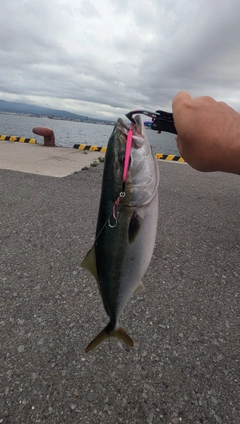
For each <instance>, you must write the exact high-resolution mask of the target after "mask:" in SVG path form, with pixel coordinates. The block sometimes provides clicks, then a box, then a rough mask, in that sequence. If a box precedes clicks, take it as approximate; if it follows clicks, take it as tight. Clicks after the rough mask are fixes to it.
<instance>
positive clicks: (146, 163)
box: [81, 115, 159, 352]
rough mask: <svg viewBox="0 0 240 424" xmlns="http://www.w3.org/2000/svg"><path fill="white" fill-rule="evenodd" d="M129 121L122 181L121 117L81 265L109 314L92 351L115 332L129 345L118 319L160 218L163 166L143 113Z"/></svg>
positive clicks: (142, 267)
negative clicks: (128, 144)
mask: <svg viewBox="0 0 240 424" xmlns="http://www.w3.org/2000/svg"><path fill="white" fill-rule="evenodd" d="M134 120H135V123H134V124H131V129H132V144H131V151H130V159H129V167H128V172H127V176H126V181H125V182H124V183H123V167H124V160H125V150H126V139H127V134H128V131H129V129H130V127H129V126H128V125H127V124H126V123H125V122H124V121H123V120H122V119H121V118H119V119H118V120H117V123H116V125H115V127H114V129H113V132H112V134H111V136H110V139H109V141H108V145H107V150H106V154H105V160H104V169H103V177H102V190H101V197H100V204H99V211H98V220H97V227H96V238H95V241H94V245H93V247H92V248H91V249H90V250H89V252H88V253H87V255H86V256H85V258H84V259H83V261H82V263H81V266H82V267H83V268H85V269H86V270H88V271H89V272H90V273H91V274H92V275H93V276H94V277H95V279H96V281H97V285H98V288H99V292H100V294H101V297H102V302H103V306H104V308H105V311H106V313H107V315H108V317H109V322H108V324H107V325H106V327H105V328H104V329H103V330H102V331H101V332H100V333H99V334H98V335H97V336H96V337H95V338H94V339H93V340H92V341H91V342H90V343H89V345H88V346H87V348H86V350H85V352H89V351H90V350H92V349H93V348H95V347H96V346H98V345H99V344H100V343H102V342H103V341H104V340H105V339H107V338H109V337H116V338H118V339H120V340H121V341H123V342H124V343H125V344H126V345H128V346H131V347H132V346H133V345H134V343H133V340H132V338H131V337H130V336H129V334H128V333H127V332H126V331H125V330H124V329H123V327H121V326H120V324H119V318H120V315H121V313H122V312H123V310H124V308H125V306H126V305H127V303H128V302H129V300H130V298H131V297H132V295H133V294H134V292H136V291H137V290H138V289H140V288H141V287H142V279H143V276H144V275H145V273H146V271H147V268H148V266H149V264H150V261H151V258H152V254H153V250H154V245H155V239H156V233H157V223H158V185H159V167H158V163H157V161H156V158H155V156H154V153H153V151H152V148H151V146H150V144H149V142H148V139H147V135H146V131H145V128H144V122H143V120H142V118H141V116H140V115H136V116H135V117H134Z"/></svg>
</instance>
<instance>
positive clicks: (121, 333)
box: [85, 325, 133, 352]
mask: <svg viewBox="0 0 240 424" xmlns="http://www.w3.org/2000/svg"><path fill="white" fill-rule="evenodd" d="M108 328H109V325H107V326H106V327H105V328H104V329H103V330H102V331H101V332H100V333H99V334H98V335H97V336H96V337H95V338H94V339H93V340H92V341H91V342H90V343H89V345H88V346H87V347H86V349H85V352H89V351H90V350H92V349H94V348H95V347H96V346H98V345H99V344H100V343H102V342H103V341H104V340H105V339H109V338H110V337H116V338H117V339H119V340H122V342H124V343H125V344H126V345H128V346H131V347H133V341H132V339H131V337H130V336H129V335H128V334H127V332H126V331H125V330H124V329H123V328H122V327H118V328H117V329H116V330H113V331H109V329H108Z"/></svg>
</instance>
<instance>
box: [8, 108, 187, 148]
mask: <svg viewBox="0 0 240 424" xmlns="http://www.w3.org/2000/svg"><path fill="white" fill-rule="evenodd" d="M34 127H48V128H51V129H52V130H53V131H54V133H55V143H56V146H63V147H70V148H73V146H74V144H88V145H94V146H106V145H107V143H108V140H109V137H110V135H111V133H112V131H113V125H104V124H93V123H87V122H74V121H62V120H58V119H49V118H47V117H46V118H38V117H34V116H27V115H12V114H1V113H0V135H9V136H10V135H15V136H18V137H26V138H31V137H33V138H35V139H36V140H37V142H38V143H39V144H43V138H42V137H40V136H36V135H35V134H33V132H32V129H33V128H34ZM146 132H147V136H148V140H149V143H150V144H151V145H152V148H153V151H154V153H163V154H171V155H179V152H178V149H177V146H176V141H175V139H174V135H173V134H169V133H161V134H158V133H157V132H156V131H153V130H152V129H151V128H149V129H146Z"/></svg>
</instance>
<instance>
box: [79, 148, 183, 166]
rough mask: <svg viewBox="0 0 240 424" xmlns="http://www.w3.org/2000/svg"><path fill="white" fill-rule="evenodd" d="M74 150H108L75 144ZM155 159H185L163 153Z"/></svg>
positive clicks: (158, 154)
mask: <svg viewBox="0 0 240 424" xmlns="http://www.w3.org/2000/svg"><path fill="white" fill-rule="evenodd" d="M73 148H74V149H79V150H89V151H91V152H103V153H105V152H106V150H107V148H106V147H99V146H91V145H88V144H74V146H73ZM155 157H156V158H157V159H163V160H171V161H173V162H184V159H183V158H182V157H181V156H176V155H164V154H163V153H155Z"/></svg>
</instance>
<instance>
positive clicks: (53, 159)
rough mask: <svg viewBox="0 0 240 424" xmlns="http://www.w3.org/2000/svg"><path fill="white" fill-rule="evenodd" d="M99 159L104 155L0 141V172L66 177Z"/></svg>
mask: <svg viewBox="0 0 240 424" xmlns="http://www.w3.org/2000/svg"><path fill="white" fill-rule="evenodd" d="M99 157H104V153H101V152H90V151H84V152H82V151H80V150H76V149H70V148H66V147H46V146H43V145H40V144H24V143H18V142H10V141H5V140H4V141H0V169H9V170H12V171H20V172H27V173H30V174H37V175H48V176H52V177H66V176H67V175H70V174H73V173H74V172H78V171H80V170H81V169H82V168H83V167H84V166H90V164H91V163H93V162H94V161H97V160H98V158H99Z"/></svg>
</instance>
